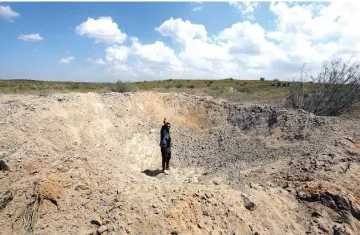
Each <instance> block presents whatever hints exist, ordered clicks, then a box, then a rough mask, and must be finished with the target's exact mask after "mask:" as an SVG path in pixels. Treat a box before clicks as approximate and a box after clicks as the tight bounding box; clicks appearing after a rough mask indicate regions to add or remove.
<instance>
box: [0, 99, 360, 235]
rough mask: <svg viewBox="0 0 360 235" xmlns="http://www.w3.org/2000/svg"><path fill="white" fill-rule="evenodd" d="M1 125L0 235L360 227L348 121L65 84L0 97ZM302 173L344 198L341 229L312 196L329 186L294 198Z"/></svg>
mask: <svg viewBox="0 0 360 235" xmlns="http://www.w3.org/2000/svg"><path fill="white" fill-rule="evenodd" d="M164 117H167V119H168V120H169V121H170V122H171V123H172V138H173V140H174V147H173V154H172V155H173V157H172V160H171V170H170V175H167V176H165V175H164V174H162V173H161V171H159V169H160V165H161V161H160V158H161V155H160V150H159V131H160V127H161V123H162V120H163V118H164ZM0 126H1V128H0V153H1V156H0V160H1V164H2V167H1V171H0V183H1V185H2V187H1V189H0V208H1V210H0V226H1V227H2V228H3V229H2V231H1V234H19V233H24V232H26V231H27V232H33V233H34V234H96V233H98V234H119V232H121V233H127V234H231V233H234V234H236V233H237V234H255V233H259V234H262V235H263V234H274V235H277V234H303V233H304V232H306V231H308V232H309V233H310V234H321V233H324V231H328V232H329V233H330V232H336V231H337V232H339V231H340V232H341V231H343V232H344V233H345V232H347V233H349V234H358V233H359V232H360V229H359V224H360V221H359V220H358V218H357V216H358V214H357V211H356V210H357V208H358V207H357V206H358V204H355V203H358V202H357V201H356V198H359V195H360V191H359V189H360V187H359V186H360V185H359V183H360V181H359V180H358V179H359V176H360V175H359V172H360V171H359V170H360V167H359V156H360V155H359V150H360V149H359V146H360V145H359V139H358V137H359V136H358V135H357V134H356V133H357V131H358V129H356V128H355V127H356V126H357V125H354V124H351V123H345V122H344V121H342V120H340V119H336V118H321V117H317V116H314V115H312V114H309V113H307V112H305V111H303V110H286V109H283V108H281V107H271V106H266V105H262V106H259V105H254V104H232V103H229V102H227V101H219V100H214V99H212V98H211V97H197V96H189V95H186V94H162V93H152V92H141V93H126V94H116V93H108V94H96V93H87V94H77V93H69V94H55V95H51V96H46V97H44V96H41V97H38V96H15V95H14V96H10V95H6V96H1V97H0ZM354 126H355V127H354ZM359 126H360V125H359ZM339 176H341V177H339ZM309 182H311V183H312V184H319V183H321V184H323V185H324V184H326V183H328V182H332V185H336V187H337V188H338V189H341V190H342V192H343V194H341V195H349V196H346V199H344V200H347V202H348V205H349V207H348V209H349V210H348V212H349V213H350V214H348V216H345V217H344V216H343V217H341V218H345V219H343V220H342V222H341V226H340V225H339V219H336V218H338V217H336V215H335V214H336V213H339V211H341V210H340V209H339V207H328V206H326V205H324V204H322V202H321V195H327V194H326V192H329V190H330V189H331V188H330V189H329V188H326V190H327V191H326V190H324V192H320V191H319V192H318V193H319V197H318V200H313V201H311V202H309V201H308V200H302V199H301V198H299V197H298V196H299V192H300V191H299V190H300V189H302V190H303V189H304V184H309ZM330 191H331V190H330ZM344 192H345V194H344ZM303 194H304V195H305V198H307V196H306V195H309V194H307V193H305V192H304V193H303ZM310 195H311V194H310ZM331 195H338V194H331ZM334 197H335V196H334ZM348 198H351V200H350V199H348ZM329 200H330V199H329ZM350 201H351V206H350ZM304 203H306V206H305V205H304ZM334 208H335V209H334ZM352 208H355V209H352ZM314 210H315V211H316V213H318V214H321V215H322V216H321V218H319V217H316V218H315V217H314V216H312V215H313V213H314ZM324 210H325V211H326V213H325V212H323V211H324ZM352 211H355V212H352ZM334 213H335V214H334ZM94 220H95V222H94ZM320 224H321V225H320Z"/></svg>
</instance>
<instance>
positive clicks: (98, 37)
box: [76, 16, 127, 44]
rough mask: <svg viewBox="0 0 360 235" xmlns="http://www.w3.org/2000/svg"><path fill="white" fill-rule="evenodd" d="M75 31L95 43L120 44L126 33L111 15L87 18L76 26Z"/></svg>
mask: <svg viewBox="0 0 360 235" xmlns="http://www.w3.org/2000/svg"><path fill="white" fill-rule="evenodd" d="M76 32H77V33H78V34H79V35H81V36H87V37H89V38H92V39H94V40H95V43H106V44H112V43H119V44H122V43H123V42H124V41H125V40H126V38H127V35H126V34H125V33H123V32H121V30H120V29H119V27H118V25H117V23H116V22H114V21H113V20H112V18H111V17H109V16H108V17H99V18H98V19H93V18H88V19H87V20H86V21H85V22H83V23H81V24H80V25H78V26H76Z"/></svg>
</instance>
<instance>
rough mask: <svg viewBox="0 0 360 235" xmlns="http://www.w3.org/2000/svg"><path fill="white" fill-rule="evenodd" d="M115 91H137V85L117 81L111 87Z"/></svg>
mask: <svg viewBox="0 0 360 235" xmlns="http://www.w3.org/2000/svg"><path fill="white" fill-rule="evenodd" d="M111 90H112V91H113V92H119V93H125V92H132V91H135V87H134V86H132V85H131V84H130V83H129V82H122V81H120V80H119V81H117V82H116V84H115V86H114V87H112V88H111Z"/></svg>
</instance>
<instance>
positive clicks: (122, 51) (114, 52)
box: [105, 45, 130, 64]
mask: <svg viewBox="0 0 360 235" xmlns="http://www.w3.org/2000/svg"><path fill="white" fill-rule="evenodd" d="M129 52H130V50H129V48H128V47H126V46H118V45H113V46H110V47H108V48H106V50H105V53H106V56H105V61H106V62H107V63H109V64H117V63H123V62H125V61H126V59H127V58H128V54H129Z"/></svg>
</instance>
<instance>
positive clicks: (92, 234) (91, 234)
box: [81, 229, 96, 235]
mask: <svg viewBox="0 0 360 235" xmlns="http://www.w3.org/2000/svg"><path fill="white" fill-rule="evenodd" d="M81 234H83V235H95V234H96V230H93V229H90V230H88V231H85V232H84V233H81Z"/></svg>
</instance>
